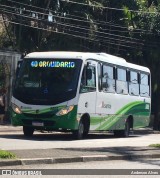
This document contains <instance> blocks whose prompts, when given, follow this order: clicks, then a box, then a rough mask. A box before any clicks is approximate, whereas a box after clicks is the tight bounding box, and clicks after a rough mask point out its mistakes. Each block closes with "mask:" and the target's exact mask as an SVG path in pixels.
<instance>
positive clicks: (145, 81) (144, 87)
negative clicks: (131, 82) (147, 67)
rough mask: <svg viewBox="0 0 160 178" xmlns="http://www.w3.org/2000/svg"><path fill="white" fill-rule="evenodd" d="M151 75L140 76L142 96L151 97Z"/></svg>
mask: <svg viewBox="0 0 160 178" xmlns="http://www.w3.org/2000/svg"><path fill="white" fill-rule="evenodd" d="M149 85H150V84H149V75H147V74H144V73H141V74H140V96H143V97H149V96H150V93H149V91H150V90H149V88H150V86H149Z"/></svg>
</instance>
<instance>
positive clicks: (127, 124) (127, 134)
mask: <svg viewBox="0 0 160 178" xmlns="http://www.w3.org/2000/svg"><path fill="white" fill-rule="evenodd" d="M129 133H130V124H129V121H127V122H126V124H125V129H124V137H129Z"/></svg>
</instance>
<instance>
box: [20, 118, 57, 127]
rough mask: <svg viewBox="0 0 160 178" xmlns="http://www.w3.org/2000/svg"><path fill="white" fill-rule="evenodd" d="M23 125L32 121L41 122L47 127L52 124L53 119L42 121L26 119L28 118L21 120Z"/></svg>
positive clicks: (53, 122) (30, 123)
mask: <svg viewBox="0 0 160 178" xmlns="http://www.w3.org/2000/svg"><path fill="white" fill-rule="evenodd" d="M22 122H23V124H24V125H32V122H43V123H44V127H49V126H54V124H55V121H44V120H37V119H36V120H28V119H23V120H22Z"/></svg>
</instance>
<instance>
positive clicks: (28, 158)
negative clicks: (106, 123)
mask: <svg viewBox="0 0 160 178" xmlns="http://www.w3.org/2000/svg"><path fill="white" fill-rule="evenodd" d="M11 128H12V130H14V129H15V131H16V130H17V131H18V130H20V129H22V128H21V127H14V128H13V127H12V126H10V125H8V126H7V125H5V126H4V125H3V126H2V125H0V131H2V132H4V131H7V130H8V131H9V130H11ZM134 132H138V133H141V132H143V133H154V131H153V130H152V129H150V128H145V129H138V130H135V131H134ZM156 132H157V131H156ZM158 133H159V131H158ZM8 151H11V152H13V153H15V154H16V155H17V159H16V160H4V159H0V166H14V165H29V164H54V163H71V162H87V161H107V160H134V159H136V160H138V159H146V158H160V149H158V148H153V147H118V146H117V147H97V148H54V149H29V150H8Z"/></svg>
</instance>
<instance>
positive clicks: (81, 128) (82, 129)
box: [73, 120, 85, 140]
mask: <svg viewBox="0 0 160 178" xmlns="http://www.w3.org/2000/svg"><path fill="white" fill-rule="evenodd" d="M84 134H85V125H84V122H83V121H82V120H81V121H80V123H79V126H78V130H75V131H73V136H74V138H75V139H78V140H80V139H82V138H83V137H84Z"/></svg>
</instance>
